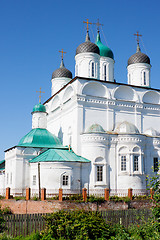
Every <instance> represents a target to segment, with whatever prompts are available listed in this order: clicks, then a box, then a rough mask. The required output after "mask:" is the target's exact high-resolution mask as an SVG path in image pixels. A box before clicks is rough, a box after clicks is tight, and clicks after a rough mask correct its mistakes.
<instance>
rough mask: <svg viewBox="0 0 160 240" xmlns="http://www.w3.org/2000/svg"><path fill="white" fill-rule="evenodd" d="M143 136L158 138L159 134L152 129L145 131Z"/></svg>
mask: <svg viewBox="0 0 160 240" xmlns="http://www.w3.org/2000/svg"><path fill="white" fill-rule="evenodd" d="M144 134H145V135H149V136H152V137H159V136H160V133H159V132H157V131H156V130H155V129H153V128H152V127H151V128H149V129H147V130H146V131H145V132H144Z"/></svg>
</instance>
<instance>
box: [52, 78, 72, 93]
mask: <svg viewBox="0 0 160 240" xmlns="http://www.w3.org/2000/svg"><path fill="white" fill-rule="evenodd" d="M69 81H71V79H70V78H65V77H61V78H52V80H51V83H52V88H51V96H52V95H54V94H55V93H56V92H58V91H59V90H60V89H61V88H62V87H64V86H65V85H66V84H67V83H68V82H69Z"/></svg>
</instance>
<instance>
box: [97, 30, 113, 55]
mask: <svg viewBox="0 0 160 240" xmlns="http://www.w3.org/2000/svg"><path fill="white" fill-rule="evenodd" d="M95 44H97V46H98V47H99V50H100V56H103V57H109V58H112V59H114V55H113V52H112V50H111V49H110V48H108V47H107V46H105V45H103V44H102V42H101V39H100V34H99V32H98V34H97V40H96V42H95Z"/></svg>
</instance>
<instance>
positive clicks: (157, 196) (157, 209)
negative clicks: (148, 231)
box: [147, 168, 160, 231]
mask: <svg viewBox="0 0 160 240" xmlns="http://www.w3.org/2000/svg"><path fill="white" fill-rule="evenodd" d="M159 169H160V168H159ZM147 180H148V182H149V183H148V186H149V188H152V189H153V191H154V195H153V201H154V206H153V208H152V212H153V215H154V216H155V219H156V220H157V222H158V224H159V231H160V174H158V173H154V175H153V176H151V177H149V176H147Z"/></svg>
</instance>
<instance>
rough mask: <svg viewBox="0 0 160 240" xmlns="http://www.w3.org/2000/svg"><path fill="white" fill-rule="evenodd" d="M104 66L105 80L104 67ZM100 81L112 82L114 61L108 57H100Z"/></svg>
mask: <svg viewBox="0 0 160 240" xmlns="http://www.w3.org/2000/svg"><path fill="white" fill-rule="evenodd" d="M105 65H106V70H107V71H106V80H105V75H104V66H105ZM100 80H104V81H110V82H114V60H113V59H112V58H109V57H100Z"/></svg>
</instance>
